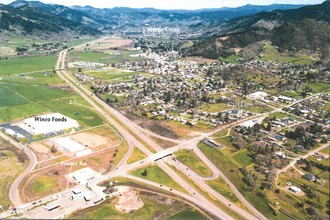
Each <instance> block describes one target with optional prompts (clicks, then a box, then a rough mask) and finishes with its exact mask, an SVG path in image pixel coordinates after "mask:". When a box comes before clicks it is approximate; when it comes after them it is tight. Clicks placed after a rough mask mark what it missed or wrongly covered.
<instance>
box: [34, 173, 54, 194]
mask: <svg viewBox="0 0 330 220" xmlns="http://www.w3.org/2000/svg"><path fill="white" fill-rule="evenodd" d="M57 187H58V183H57V182H56V179H55V178H53V177H50V176H40V177H39V178H38V179H37V180H35V182H34V184H33V185H32V189H31V190H32V192H33V195H45V194H47V193H49V192H50V191H51V190H52V189H54V188H57Z"/></svg>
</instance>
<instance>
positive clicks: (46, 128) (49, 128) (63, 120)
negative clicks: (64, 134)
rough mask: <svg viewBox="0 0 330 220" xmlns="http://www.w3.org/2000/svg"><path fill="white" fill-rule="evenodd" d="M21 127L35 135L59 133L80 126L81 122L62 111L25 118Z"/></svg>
mask: <svg viewBox="0 0 330 220" xmlns="http://www.w3.org/2000/svg"><path fill="white" fill-rule="evenodd" d="M20 127H22V128H23V129H25V130H26V131H28V132H29V133H31V134H33V135H39V134H49V133H57V132H59V131H63V130H66V129H70V128H78V127H79V124H78V122H77V121H76V120H73V119H71V118H69V117H67V116H64V115H62V114H60V113H53V114H47V115H41V116H35V117H31V118H28V119H25V120H24V121H23V123H22V124H20Z"/></svg>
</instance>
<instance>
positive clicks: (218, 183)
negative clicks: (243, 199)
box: [207, 177, 241, 205]
mask: <svg viewBox="0 0 330 220" xmlns="http://www.w3.org/2000/svg"><path fill="white" fill-rule="evenodd" d="M207 184H208V185H209V186H210V187H211V188H212V189H214V190H215V191H217V192H218V193H220V194H221V195H223V196H225V197H226V198H227V199H229V200H230V201H231V202H233V203H235V204H238V203H240V201H239V199H238V198H237V197H236V196H235V194H234V193H233V192H232V191H231V188H230V187H229V186H228V185H227V183H226V182H225V181H224V180H223V179H222V178H221V177H218V178H217V179H215V180H210V181H207ZM240 205H241V204H240Z"/></svg>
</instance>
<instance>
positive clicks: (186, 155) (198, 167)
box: [174, 150, 212, 177]
mask: <svg viewBox="0 0 330 220" xmlns="http://www.w3.org/2000/svg"><path fill="white" fill-rule="evenodd" d="M174 156H175V158H177V159H178V160H179V161H181V162H182V163H183V164H185V165H186V166H188V167H189V168H190V169H191V170H193V171H194V172H195V173H197V174H199V175H201V176H203V177H208V176H212V171H211V170H210V169H209V168H208V167H207V166H206V164H205V163H203V161H201V160H200V159H199V157H198V156H197V155H196V154H195V153H194V152H193V151H191V150H179V151H176V152H175V153H174Z"/></svg>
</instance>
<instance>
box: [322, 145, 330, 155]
mask: <svg viewBox="0 0 330 220" xmlns="http://www.w3.org/2000/svg"><path fill="white" fill-rule="evenodd" d="M320 152H322V153H324V154H328V155H330V148H329V147H327V148H324V149H323V150H321V151H320Z"/></svg>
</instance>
